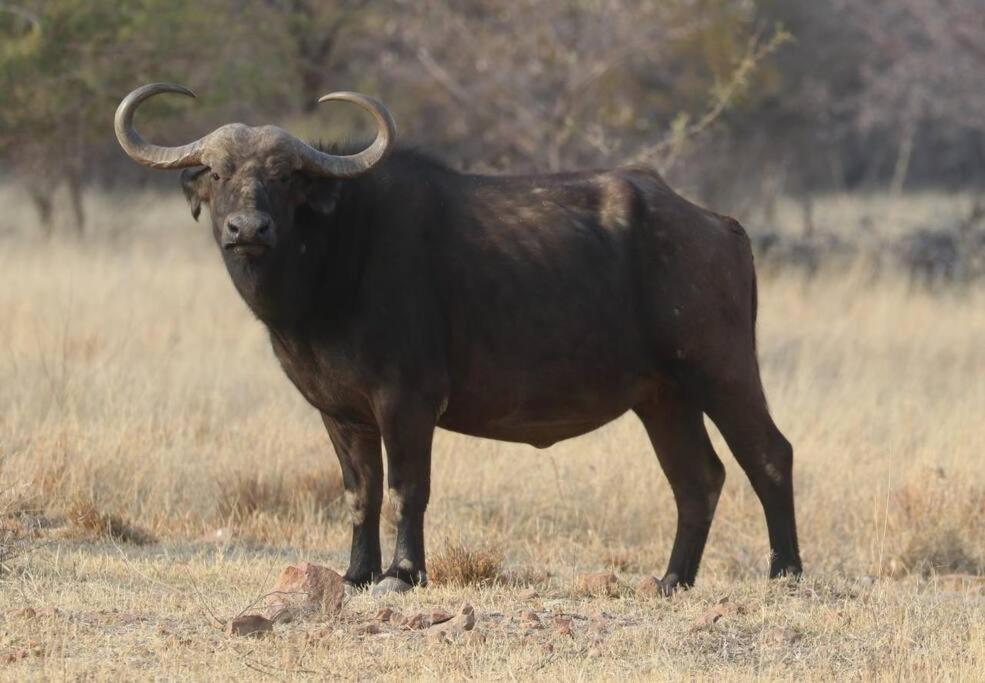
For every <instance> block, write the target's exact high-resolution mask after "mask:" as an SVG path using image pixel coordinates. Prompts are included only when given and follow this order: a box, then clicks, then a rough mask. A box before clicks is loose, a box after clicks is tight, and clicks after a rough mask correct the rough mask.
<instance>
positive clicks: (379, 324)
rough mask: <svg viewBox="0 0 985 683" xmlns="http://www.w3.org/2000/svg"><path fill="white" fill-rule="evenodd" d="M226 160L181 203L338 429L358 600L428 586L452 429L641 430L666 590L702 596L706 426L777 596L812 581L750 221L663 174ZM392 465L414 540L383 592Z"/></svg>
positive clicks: (205, 173) (713, 461)
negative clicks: (758, 334)
mask: <svg viewBox="0 0 985 683" xmlns="http://www.w3.org/2000/svg"><path fill="white" fill-rule="evenodd" d="M253 130H259V129H253ZM213 159H214V160H213V161H211V162H210V163H212V164H213V166H212V167H211V168H204V169H198V170H186V171H185V173H184V174H183V182H184V187H185V192H186V195H187V196H188V197H189V200H190V202H191V204H192V209H193V212H197V211H198V207H199V206H201V205H202V204H208V205H209V208H210V212H211V216H212V223H213V228H214V234H215V238H216V241H217V243H218V244H219V245H220V247H222V253H223V257H224V259H225V262H226V265H227V268H228V269H229V272H230V275H231V276H232V278H233V281H234V283H235V285H236V287H237V289H238V290H239V292H240V293H241V294H242V295H243V298H244V299H245V300H246V303H247V304H248V305H249V306H250V307H251V309H252V310H253V311H254V313H255V314H256V315H257V317H258V318H259V319H260V320H261V321H263V323H264V324H265V325H266V326H267V327H268V329H269V330H270V337H271V341H272V343H273V348H274V352H275V353H276V355H277V358H278V359H279V360H280V363H281V365H282V366H283V368H284V371H285V372H286V374H287V376H288V377H289V378H290V379H291V381H292V382H293V383H294V385H295V386H296V387H297V388H298V390H299V391H300V392H301V393H302V394H303V395H304V397H305V398H306V399H307V400H308V401H309V402H310V403H311V404H312V405H313V406H314V407H315V408H317V409H318V410H319V411H320V412H321V414H322V417H323V420H324V422H325V426H326V427H327V429H328V433H329V436H330V437H331V440H332V443H333V444H334V446H335V450H336V453H337V454H338V457H339V460H340V463H341V466H342V473H343V479H344V482H345V487H346V491H347V494H348V500H349V504H350V507H351V509H352V513H353V538H352V555H351V563H350V566H349V569H348V572H347V574H346V579H347V580H348V581H350V582H351V583H354V584H364V583H369V582H371V581H374V580H377V579H378V578H379V577H380V576H381V575H382V576H386V577H395V578H397V579H400V580H401V581H403V582H406V583H409V584H424V583H426V580H427V575H426V571H425V560H424V537H423V521H424V512H425V509H426V507H427V503H428V497H429V492H430V457H431V440H432V436H433V432H434V429H435V427H442V428H445V429H449V430H453V431H457V432H462V433H465V434H471V435H475V436H480V437H486V438H491V439H500V440H506V441H516V442H523V443H529V444H532V445H534V446H536V447H538V448H544V447H547V446H549V445H551V444H553V443H555V442H557V441H559V440H562V439H568V438H571V437H575V436H578V435H580V434H585V433H586V432H589V431H591V430H593V429H596V428H598V427H600V426H601V425H603V424H605V423H607V422H609V421H611V420H613V419H615V418H617V417H619V416H620V415H622V414H623V413H625V412H626V411H629V410H632V411H635V412H636V413H637V415H639V417H640V419H641V420H642V421H643V424H644V425H645V427H646V430H647V432H648V434H649V436H650V438H651V440H652V442H653V445H654V447H655V449H656V451H657V454H658V457H659V459H660V463H661V465H662V467H663V469H664V471H665V472H666V474H667V476H668V478H669V480H670V483H671V486H672V489H673V492H674V496H675V499H676V502H677V507H678V530H677V537H676V540H675V542H674V547H673V551H672V553H671V557H670V562H669V566H668V569H667V573H666V575H665V576H664V579H663V583H664V587H665V589H666V590H668V591H669V590H672V589H673V588H674V587H676V586H678V585H685V586H686V585H690V584H691V583H692V582H693V581H694V578H695V573H696V572H697V569H698V564H699V562H700V559H701V553H702V551H703V549H704V545H705V540H706V538H707V535H708V529H709V527H710V524H711V520H712V516H713V514H714V511H715V506H716V504H717V501H718V496H719V492H720V491H721V488H722V484H723V482H724V477H725V474H724V469H723V467H722V464H721V462H720V461H719V459H718V457H717V456H716V455H715V452H714V450H713V449H712V446H711V443H710V441H709V439H708V434H707V432H706V430H705V425H704V421H703V417H704V415H707V416H709V417H710V418H711V419H712V420H713V421H714V422H715V424H716V425H717V426H718V428H719V429H720V430H721V432H722V434H723V435H724V437H725V439H726V441H727V442H728V445H729V447H730V449H731V450H732V452H733V454H734V455H735V457H736V458H737V459H738V461H739V462H740V464H741V465H742V467H743V469H744V470H745V471H746V473H747V474H748V476H749V479H750V481H751V482H752V485H753V487H754V489H755V491H756V493H757V495H758V496H759V498H760V500H761V501H762V504H763V507H764V510H765V513H766V521H767V526H768V530H769V539H770V547H771V549H772V552H773V557H772V562H771V566H770V574H771V575H772V576H776V575H779V574H782V573H794V574H798V573H799V572H800V569H801V563H800V558H799V554H798V549H797V536H796V530H795V523H794V504H793V488H792V479H791V475H792V449H791V447H790V444H789V443H788V442H787V441H786V439H784V437H783V435H782V434H781V433H780V432H779V431H778V430H777V428H776V426H775V425H774V423H773V421H772V419H771V418H770V415H769V412H768V410H767V406H766V401H765V398H764V395H763V389H762V385H761V383H760V377H759V369H758V366H757V361H756V351H755V316H756V279H755V273H754V270H753V260H752V253H751V251H750V247H749V242H748V239H747V237H746V234H745V232H744V231H743V229H742V228H741V227H740V226H739V224H738V223H736V221H734V220H732V219H730V218H726V217H723V216H720V215H718V214H715V213H712V212H710V211H707V210H705V209H702V208H700V207H698V206H696V205H694V204H692V203H690V202H688V201H686V200H684V199H683V198H681V197H680V196H678V195H677V194H675V193H674V192H673V191H672V190H671V189H670V188H669V187H668V186H667V185H666V184H665V183H664V181H663V180H662V179H661V178H660V176H659V175H658V174H657V173H656V172H655V171H653V170H652V169H649V168H622V169H617V170H612V171H600V172H588V173H573V174H565V175H545V176H528V177H489V176H478V175H464V174H460V173H457V172H454V171H451V170H449V169H448V168H446V167H445V166H443V165H442V164H440V163H437V162H435V161H433V160H430V159H429V158H427V157H425V156H422V155H420V154H417V153H415V152H412V151H405V150H396V151H393V152H392V153H391V154H389V155H388V156H387V157H386V158H385V159H384V160H383V161H382V162H380V163H378V164H377V165H376V166H374V167H373V168H372V169H371V170H370V171H368V172H367V173H365V174H363V175H360V176H358V177H354V178H350V179H332V178H323V177H313V176H311V175H310V174H308V173H306V172H304V171H303V170H297V168H296V166H292V164H291V163H290V161H291V160H290V159H288V158H286V157H284V156H283V155H281V154H280V153H279V152H278V148H277V147H276V145H275V146H272V147H267V148H264V149H258V148H257V147H253V146H250V145H248V144H247V145H232V146H230V147H227V148H224V149H223V150H222V152H221V154H218V155H216V156H214V157H213ZM232 228H235V231H232V232H231V230H232ZM381 441H382V443H383V444H384V445H385V446H386V455H387V458H388V472H389V474H388V476H389V481H388V486H389V488H390V492H391V497H392V499H393V502H394V505H395V509H396V514H397V518H398V523H397V543H396V550H395V554H394V557H393V560H392V562H391V564H390V566H389V568H388V569H387V570H386V571H385V572H383V571H382V564H381V558H380V542H379V517H380V505H381V502H382V498H383V465H382V451H381V448H380V445H381ZM602 466H604V465H602ZM612 494H613V495H619V494H618V492H616V491H613V492H612Z"/></svg>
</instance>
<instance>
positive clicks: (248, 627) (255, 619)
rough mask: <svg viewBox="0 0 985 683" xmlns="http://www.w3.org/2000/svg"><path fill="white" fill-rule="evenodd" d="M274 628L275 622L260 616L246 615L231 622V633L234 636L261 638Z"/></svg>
mask: <svg viewBox="0 0 985 683" xmlns="http://www.w3.org/2000/svg"><path fill="white" fill-rule="evenodd" d="M273 628H274V622H273V621H271V620H270V619H267V618H266V617H264V616H262V615H259V614H244V615H243V616H240V617H236V618H235V619H233V620H232V621H231V622H229V633H230V635H234V636H250V637H253V638H261V637H263V636H265V635H266V634H268V633H270V632H271V631H272V630H273Z"/></svg>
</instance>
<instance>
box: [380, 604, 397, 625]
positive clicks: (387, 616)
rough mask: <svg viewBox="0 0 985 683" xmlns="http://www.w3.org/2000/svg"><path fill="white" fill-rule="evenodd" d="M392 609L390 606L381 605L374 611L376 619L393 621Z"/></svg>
mask: <svg viewBox="0 0 985 683" xmlns="http://www.w3.org/2000/svg"><path fill="white" fill-rule="evenodd" d="M393 615H394V611H393V608H392V607H381V608H380V609H379V610H377V612H376V620H377V621H381V622H387V621H393V620H394V619H393Z"/></svg>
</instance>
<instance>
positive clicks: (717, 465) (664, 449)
mask: <svg viewBox="0 0 985 683" xmlns="http://www.w3.org/2000/svg"><path fill="white" fill-rule="evenodd" d="M636 414H637V415H639V417H640V419H641V420H642V421H643V426H644V427H646V432H647V435H649V437H650V441H651V443H652V444H653V449H654V450H655V451H656V452H657V458H658V459H659V460H660V466H661V467H662V468H663V471H664V473H665V474H666V475H667V479H668V481H669V482H670V488H671V490H672V491H673V492H674V501H675V502H676V503H677V534H676V536H675V537H674V547H673V550H671V553H670V561H669V563H668V564H667V572H666V573H665V574H664V577H663V579H661V581H660V583H661V585H662V587H663V592H664V594H665V595H670V594H671V593H672V592H673V591H674V590H675V589H676V588H678V587H684V588H686V587H689V586H692V585H693V584H694V578H695V576H696V575H697V573H698V565H699V564H700V563H701V555H702V553H703V552H704V549H705V542H706V541H707V540H708V531H709V529H710V528H711V521H712V517H713V516H714V514H715V507H716V506H717V505H718V496H719V494H720V493H721V491H722V486H723V485H724V483H725V467H724V466H723V465H722V461H721V460H719V459H718V456H717V455H716V454H715V450H714V449H713V448H712V445H711V440H710V439H709V438H708V432H707V430H706V429H705V425H704V415H703V414H702V412H701V410H700V409H699V408H697V407H695V406H694V405H692V404H691V403H690V402H689V401H687V400H686V399H684V398H683V397H680V396H677V395H674V394H672V393H670V392H668V393H667V394H665V395H662V396H661V397H660V398H659V399H658V400H656V401H653V402H651V403H648V404H646V405H643V406H638V407H637V408H636Z"/></svg>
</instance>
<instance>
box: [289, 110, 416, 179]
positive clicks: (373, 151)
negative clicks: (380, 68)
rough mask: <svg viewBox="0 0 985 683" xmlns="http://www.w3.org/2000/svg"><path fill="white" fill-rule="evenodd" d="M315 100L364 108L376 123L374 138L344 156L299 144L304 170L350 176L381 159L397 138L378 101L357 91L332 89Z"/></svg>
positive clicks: (388, 115)
mask: <svg viewBox="0 0 985 683" xmlns="http://www.w3.org/2000/svg"><path fill="white" fill-rule="evenodd" d="M318 101H319V102H330V101H342V102H352V103H353V104H355V105H358V106H359V107H361V108H362V109H364V110H366V111H368V112H369V113H370V114H371V115H372V116H373V120H374V121H375V122H376V139H375V140H373V143H372V144H371V145H370V146H369V147H367V148H366V149H364V150H363V151H361V152H358V153H356V154H350V155H347V156H338V155H335V154H327V153H325V152H321V151H319V150H317V149H315V148H314V147H309V146H308V145H305V144H303V143H302V146H301V156H302V160H303V163H304V167H305V169H306V170H308V171H311V172H312V173H318V174H320V175H326V176H330V177H333V178H351V177H353V176H357V175H360V174H362V173H365V172H366V171H368V170H369V169H371V168H373V166H375V165H376V164H378V163H379V162H380V161H382V159H383V157H385V156H386V153H387V151H388V150H389V149H390V145H391V144H392V143H393V140H394V139H395V138H396V137H397V126H396V124H395V123H394V122H393V117H392V116H390V112H389V111H387V108H386V107H385V106H383V103H382V102H379V101H378V100H374V99H373V98H372V97H367V96H366V95H361V94H359V93H357V92H333V93H330V94H328V95H324V96H322V97H320V98H318Z"/></svg>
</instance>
